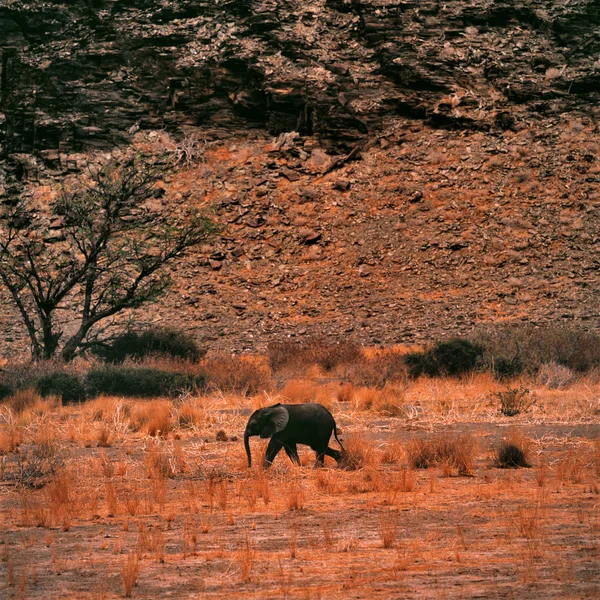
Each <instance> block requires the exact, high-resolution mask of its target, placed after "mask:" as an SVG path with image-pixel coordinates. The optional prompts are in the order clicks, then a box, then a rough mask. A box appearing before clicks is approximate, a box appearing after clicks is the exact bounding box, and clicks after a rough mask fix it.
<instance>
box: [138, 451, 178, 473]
mask: <svg viewBox="0 0 600 600" xmlns="http://www.w3.org/2000/svg"><path fill="white" fill-rule="evenodd" d="M144 462H145V464H146V471H147V473H148V477H150V478H160V479H169V478H170V477H173V475H174V474H175V473H174V469H173V465H172V464H171V461H170V459H169V456H168V455H167V453H166V452H163V451H161V450H160V449H159V448H158V444H156V443H154V444H150V445H149V446H148V450H147V451H146V456H145V457H144Z"/></svg>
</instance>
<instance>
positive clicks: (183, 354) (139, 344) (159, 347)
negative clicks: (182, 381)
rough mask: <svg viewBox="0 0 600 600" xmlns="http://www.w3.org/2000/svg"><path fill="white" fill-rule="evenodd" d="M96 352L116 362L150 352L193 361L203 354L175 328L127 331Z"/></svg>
mask: <svg viewBox="0 0 600 600" xmlns="http://www.w3.org/2000/svg"><path fill="white" fill-rule="evenodd" d="M96 353H97V354H98V355H99V356H100V357H101V358H103V359H104V360H106V361H107V362H111V363H118V364H120V363H122V362H123V361H124V360H125V359H126V358H135V359H140V358H144V357H146V356H149V355H152V354H161V355H164V356H170V357H172V358H182V359H185V360H190V361H193V362H197V361H198V360H199V359H200V358H201V357H202V356H203V355H204V352H203V351H201V350H200V348H198V345H197V344H196V342H195V341H194V340H193V339H191V338H190V337H188V336H187V335H186V334H185V333H183V332H182V331H178V330H176V329H146V330H144V331H127V332H125V333H123V334H122V335H120V336H119V337H117V338H116V339H115V340H114V341H113V342H112V344H110V345H108V346H103V347H101V348H99V349H97V350H96Z"/></svg>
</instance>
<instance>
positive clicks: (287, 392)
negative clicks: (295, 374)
mask: <svg viewBox="0 0 600 600" xmlns="http://www.w3.org/2000/svg"><path fill="white" fill-rule="evenodd" d="M279 395H280V397H281V401H282V402H288V403H290V404H302V403H305V402H319V403H320V404H323V405H324V406H327V407H331V405H332V396H331V392H330V391H329V388H328V387H327V386H322V385H319V384H318V383H317V382H315V381H310V380H308V379H292V380H291V381H288V382H287V383H286V385H285V386H284V387H283V389H282V390H281V392H280V393H279Z"/></svg>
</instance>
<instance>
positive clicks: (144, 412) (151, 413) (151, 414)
mask: <svg viewBox="0 0 600 600" xmlns="http://www.w3.org/2000/svg"><path fill="white" fill-rule="evenodd" d="M172 410H173V403H172V402H170V401H169V400H154V401H152V402H144V403H142V402H138V403H136V404H135V405H134V406H133V407H132V410H131V426H132V428H133V430H134V431H141V432H142V433H145V434H147V435H151V436H161V437H166V436H167V435H168V434H169V433H170V432H171V430H172V428H173V426H172V421H171V413H172Z"/></svg>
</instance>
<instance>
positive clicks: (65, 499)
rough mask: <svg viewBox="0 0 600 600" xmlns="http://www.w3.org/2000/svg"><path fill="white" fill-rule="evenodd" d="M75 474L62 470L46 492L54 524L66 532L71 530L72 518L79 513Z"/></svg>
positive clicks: (68, 470) (55, 476) (47, 487)
mask: <svg viewBox="0 0 600 600" xmlns="http://www.w3.org/2000/svg"><path fill="white" fill-rule="evenodd" d="M75 478H76V476H75V472H74V471H72V470H70V469H61V470H59V471H58V472H57V473H56V474H55V475H54V477H53V479H52V481H51V482H50V483H49V484H48V485H47V486H46V489H45V490H44V491H45V493H46V497H47V500H48V511H49V515H50V518H51V520H52V522H53V523H55V524H56V525H60V526H61V527H62V528H63V530H64V531H68V530H69V529H70V523H71V518H72V517H73V516H75V514H76V512H77V505H78V503H77V502H76V495H75V487H76V481H75Z"/></svg>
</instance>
